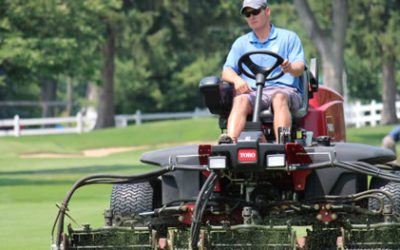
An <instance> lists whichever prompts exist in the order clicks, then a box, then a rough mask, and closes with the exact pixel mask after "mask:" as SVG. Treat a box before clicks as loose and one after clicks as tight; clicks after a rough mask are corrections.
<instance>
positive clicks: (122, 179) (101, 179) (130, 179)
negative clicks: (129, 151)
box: [51, 167, 171, 247]
mask: <svg viewBox="0 0 400 250" xmlns="http://www.w3.org/2000/svg"><path fill="white" fill-rule="evenodd" d="M170 171H171V169H169V168H167V167H165V168H161V169H158V170H155V171H151V172H148V173H144V174H136V175H117V174H94V175H89V176H86V177H83V178H82V179H80V180H78V181H77V182H75V184H74V185H73V186H72V188H71V189H70V190H69V191H68V192H67V194H66V196H65V198H64V200H63V202H62V203H61V205H60V208H59V211H58V214H57V216H56V220H55V222H54V224H53V228H52V231H51V234H52V235H53V240H54V231H55V229H56V227H57V235H56V237H57V238H56V245H57V247H59V246H60V244H61V241H62V234H63V231H64V218H65V214H66V211H67V210H68V204H69V201H70V200H71V197H72V195H73V194H74V192H75V191H76V190H77V189H78V188H80V187H83V186H85V185H90V184H123V183H138V182H143V181H146V180H149V179H152V178H156V177H158V176H161V175H163V174H165V173H167V172H170Z"/></svg>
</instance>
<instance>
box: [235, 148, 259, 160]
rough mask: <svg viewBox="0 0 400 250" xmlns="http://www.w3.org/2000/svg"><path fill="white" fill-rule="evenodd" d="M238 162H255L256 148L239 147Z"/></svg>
mask: <svg viewBox="0 0 400 250" xmlns="http://www.w3.org/2000/svg"><path fill="white" fill-rule="evenodd" d="M238 161H239V162H257V150H256V149H239V151H238Z"/></svg>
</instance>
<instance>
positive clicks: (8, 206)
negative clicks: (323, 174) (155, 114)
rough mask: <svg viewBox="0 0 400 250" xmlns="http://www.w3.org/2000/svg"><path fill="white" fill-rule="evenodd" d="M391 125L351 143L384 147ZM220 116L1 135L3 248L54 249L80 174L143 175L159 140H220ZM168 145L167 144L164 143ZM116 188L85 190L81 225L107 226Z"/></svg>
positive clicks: (77, 199)
mask: <svg viewBox="0 0 400 250" xmlns="http://www.w3.org/2000/svg"><path fill="white" fill-rule="evenodd" d="M390 129H391V127H377V128H363V129H349V130H348V132H347V137H348V140H349V141H353V142H361V143H368V144H372V145H379V144H380V140H381V138H382V137H383V136H384V135H385V134H386V133H387V132H388V131H389V130H390ZM218 134H219V129H218V125H217V120H216V119H193V120H179V121H168V122H154V123H147V124H143V125H141V126H130V127H127V128H121V129H105V130H100V131H94V132H91V133H87V134H80V135H52V136H27V137H20V138H13V137H7V138H4V137H2V138H0V152H1V154H0V249H1V250H3V249H4V250H17V249H18V250H20V249H30V250H36V249H37V250H42V249H49V247H50V243H51V235H50V230H51V227H52V223H53V221H54V219H55V216H56V212H57V208H56V203H60V202H61V201H62V199H63V198H64V195H65V194H66V192H67V191H68V190H69V188H70V187H71V186H72V184H73V183H74V182H75V181H76V180H78V179H79V178H81V177H83V176H86V175H88V174H93V173H130V174H133V173H140V172H144V171H148V170H151V169H153V168H154V167H152V166H147V165H143V164H142V163H140V161H139V158H140V155H141V154H142V153H143V152H144V151H149V150H152V149H155V148H157V147H158V144H160V143H161V144H180V143H183V142H188V141H216V139H217V138H218ZM139 145H147V146H148V147H147V148H146V149H145V150H141V151H135V152H127V153H119V154H113V155H110V156H106V157H100V158H90V157H80V158H57V159H29V158H21V157H19V156H20V155H21V154H24V153H34V152H54V153H79V152H81V151H82V150H84V149H93V148H104V147H124V146H139ZM164 146H165V145H164ZM110 192H111V186H108V185H94V186H88V187H85V188H83V189H79V190H78V191H77V193H76V195H75V196H74V197H73V199H72V201H71V203H70V210H71V211H70V213H71V215H72V216H73V218H74V219H75V220H76V221H78V223H80V224H85V223H91V224H92V225H93V226H100V225H102V224H103V218H102V213H103V211H104V209H105V208H107V207H108V206H109V198H110Z"/></svg>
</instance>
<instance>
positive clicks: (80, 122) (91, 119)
mask: <svg viewBox="0 0 400 250" xmlns="http://www.w3.org/2000/svg"><path fill="white" fill-rule="evenodd" d="M210 116H212V115H211V113H210V112H209V111H208V110H206V109H204V110H201V109H195V110H194V112H178V113H150V114H142V113H141V112H140V111H137V112H136V113H135V114H133V115H116V116H115V124H116V127H126V126H128V124H129V122H134V123H135V124H136V125H140V124H142V122H143V121H151V120H171V119H182V118H199V117H210ZM95 124H96V116H95V115H93V114H92V115H82V113H80V112H79V113H78V114H77V115H76V116H75V117H61V118H33V119H22V118H20V117H19V116H18V115H15V116H14V118H13V119H5V120H0V136H15V137H19V136H24V135H49V134H67V133H78V134H80V133H85V132H89V131H92V130H93V129H94V126H95Z"/></svg>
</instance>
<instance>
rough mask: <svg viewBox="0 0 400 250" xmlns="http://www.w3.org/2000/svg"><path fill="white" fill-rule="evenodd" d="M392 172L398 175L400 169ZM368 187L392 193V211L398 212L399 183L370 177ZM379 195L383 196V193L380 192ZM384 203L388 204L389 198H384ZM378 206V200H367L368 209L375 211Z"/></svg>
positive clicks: (399, 208)
mask: <svg viewBox="0 0 400 250" xmlns="http://www.w3.org/2000/svg"><path fill="white" fill-rule="evenodd" d="M394 174H396V175H399V176H400V171H396V172H394ZM370 189H380V190H383V191H386V192H389V193H391V194H392V198H393V201H394V207H393V208H392V209H393V212H395V213H400V183H396V182H390V181H387V180H383V179H380V178H372V179H371V183H370ZM379 196H380V197H384V195H382V194H380V195H379ZM384 204H385V205H387V204H389V199H388V198H384ZM379 208H380V202H379V201H378V200H376V199H372V198H370V199H369V200H368V209H369V210H374V211H377V210H379Z"/></svg>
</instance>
